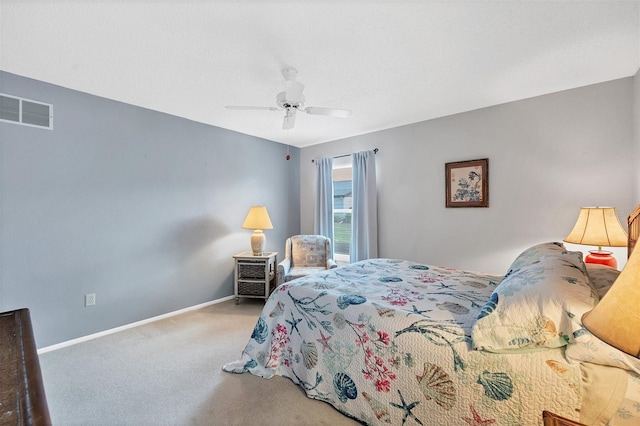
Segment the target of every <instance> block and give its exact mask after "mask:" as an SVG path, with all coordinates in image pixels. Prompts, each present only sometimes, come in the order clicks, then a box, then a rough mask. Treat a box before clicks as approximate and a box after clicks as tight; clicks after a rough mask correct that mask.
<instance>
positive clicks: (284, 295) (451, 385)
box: [224, 259, 581, 425]
mask: <svg viewBox="0 0 640 426" xmlns="http://www.w3.org/2000/svg"><path fill="white" fill-rule="evenodd" d="M501 279H502V277H501V276H494V275H488V274H483V273H475V272H467V271H460V270H454V269H447V268H441V267H436V266H429V265H421V264H416V263H413V262H409V261H404V260H394V259H371V260H366V261H361V262H358V263H354V264H352V265H349V266H345V267H340V268H337V269H333V270H330V271H327V272H323V273H317V274H314V275H310V276H307V277H304V278H300V279H297V280H294V281H291V282H289V283H285V284H283V285H281V286H279V287H278V288H277V289H276V290H275V291H274V292H273V294H272V295H271V297H270V298H269V299H268V300H267V302H266V304H265V307H264V309H263V311H262V313H261V315H260V318H259V319H258V322H257V324H256V325H255V328H254V330H253V333H252V335H251V338H250V340H249V342H248V344H247V346H246V348H245V349H244V351H243V353H242V357H241V359H240V360H237V361H234V362H230V363H228V364H226V365H225V366H224V370H225V371H228V372H233V373H244V372H250V373H252V374H255V375H257V376H261V377H264V378H270V377H272V376H274V375H280V376H284V377H288V378H289V379H291V380H292V381H293V382H294V383H296V384H298V385H299V386H301V387H302V388H303V389H304V390H305V392H306V393H307V395H308V396H309V397H310V398H314V399H318V400H321V401H325V402H327V403H329V404H331V405H333V406H334V407H335V408H336V409H338V410H339V411H341V412H342V413H344V414H346V415H348V416H350V417H352V418H355V419H357V420H359V421H361V422H364V423H366V424H372V425H373V424H394V425H395V424H397V425H399V424H420V425H445V424H446V425H491V424H495V425H524V424H526V425H536V424H542V416H541V414H542V410H550V411H553V412H555V413H557V414H560V415H563V416H565V417H569V418H573V419H576V416H577V414H576V410H577V409H579V407H580V402H581V397H580V388H581V386H580V370H579V364H568V363H567V362H566V361H565V358H564V356H563V352H562V351H563V349H547V350H542V351H534V352H523V353H516V354H491V353H487V352H483V351H473V350H472V349H471V342H470V341H471V338H470V336H471V329H472V327H473V324H474V323H475V321H476V318H477V316H478V313H479V311H480V309H481V308H482V307H483V306H484V304H485V303H486V302H487V300H488V299H489V297H490V295H491V293H492V292H493V290H494V289H495V287H496V286H497V285H498V284H499V283H500V281H501Z"/></svg>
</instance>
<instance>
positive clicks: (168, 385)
mask: <svg viewBox="0 0 640 426" xmlns="http://www.w3.org/2000/svg"><path fill="white" fill-rule="evenodd" d="M263 305H264V301H262V300H259V299H242V300H241V301H240V304H239V305H236V304H235V302H234V301H228V302H222V303H219V304H215V305H211V306H208V307H205V308H202V309H199V310H196V311H192V312H188V313H184V314H181V315H177V316H174V317H171V318H167V319H163V320H159V321H155V322H153V323H149V324H145V325H141V326H139V327H135V328H132V329H129V330H125V331H121V332H118V333H114V334H111V335H107V336H104V337H100V338H98V339H94V340H91V341H87V342H83V343H79V344H76V345H73V346H69V347H66V348H62V349H58V350H55V351H51V352H47V353H44V354H41V355H40V366H41V369H42V376H43V381H44V386H45V392H46V396H47V401H48V403H49V411H50V414H51V418H52V421H53V424H54V425H58V426H66V425H83V426H89V425H109V426H110V425H336V426H340V425H356V424H359V423H357V422H355V421H354V420H352V419H350V418H347V417H345V416H343V415H342V414H340V413H339V412H338V411H337V410H335V409H334V408H333V407H332V406H330V405H329V404H326V403H324V402H321V401H315V400H312V399H310V398H307V397H306V395H305V393H304V392H303V390H302V389H301V388H299V387H298V386H296V385H295V384H293V382H291V381H290V380H289V379H285V378H282V377H274V378H273V379H270V380H266V379H262V378H260V377H256V376H253V375H251V374H248V373H245V374H230V373H226V372H224V371H222V366H223V365H224V364H225V363H227V362H229V361H235V360H237V359H239V357H240V354H241V352H242V349H243V348H244V346H245V345H246V344H247V342H248V340H249V337H250V335H251V331H252V330H253V326H254V324H255V322H256V321H257V319H258V316H259V314H260V311H261V309H262V307H263Z"/></svg>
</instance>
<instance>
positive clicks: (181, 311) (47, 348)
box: [38, 295, 234, 355]
mask: <svg viewBox="0 0 640 426" xmlns="http://www.w3.org/2000/svg"><path fill="white" fill-rule="evenodd" d="M233 298H234V296H233V295H232V296H227V297H223V298H222V299H215V300H211V301H209V302H205V303H201V304H199V305H194V306H189V307H188V308H184V309H179V310H177V311H173V312H168V313H166V314H162V315H158V316H156V317H151V318H147V319H144V320H142V321H136V322H133V323H131V324H126V325H123V326H120V327H116V328H111V329H109V330H105V331H100V332H98V333H93V334H89V335H87V336H82V337H78V338H77V339H72V340H67V341H66V342H61V343H56V344H55V345H51V346H45V347H44V348H40V349H38V355H39V354H43V353H46V352H51V351H55V350H57V349H62V348H66V347H67V346H73V345H75V344H78V343H82V342H87V341H89V340H93V339H97V338H98V337H103V336H107V335H109V334H113V333H117V332H119V331H124V330H128V329H130V328H134V327H138V326H140V325H143V324H148V323H150V322H154V321H159V320H161V319H165V318H169V317H173V316H176V315H180V314H184V313H185V312H190V311H195V310H196V309H200V308H204V307H206V306H210V305H215V304H216V303H221V302H226V301H227V300H232V299H233Z"/></svg>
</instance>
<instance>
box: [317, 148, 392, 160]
mask: <svg viewBox="0 0 640 426" xmlns="http://www.w3.org/2000/svg"><path fill="white" fill-rule="evenodd" d="M378 151H380V150H379V149H378V148H374V149H373V153H374V154H377V153H378ZM350 155H351V154H343V155H336V156H335V157H331V158H342V157H348V156H350ZM311 162H312V163H315V162H316V160H315V159H311Z"/></svg>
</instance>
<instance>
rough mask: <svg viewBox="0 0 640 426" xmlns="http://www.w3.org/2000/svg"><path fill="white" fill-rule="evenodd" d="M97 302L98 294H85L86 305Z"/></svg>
mask: <svg viewBox="0 0 640 426" xmlns="http://www.w3.org/2000/svg"><path fill="white" fill-rule="evenodd" d="M95 304H96V294H95V293H89V294H85V295H84V306H93V305H95Z"/></svg>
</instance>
